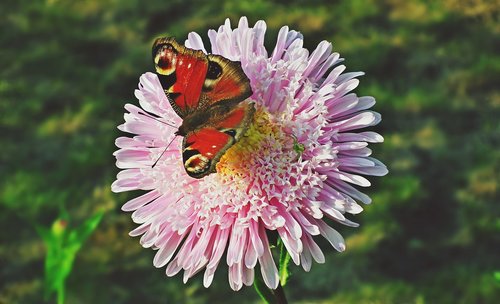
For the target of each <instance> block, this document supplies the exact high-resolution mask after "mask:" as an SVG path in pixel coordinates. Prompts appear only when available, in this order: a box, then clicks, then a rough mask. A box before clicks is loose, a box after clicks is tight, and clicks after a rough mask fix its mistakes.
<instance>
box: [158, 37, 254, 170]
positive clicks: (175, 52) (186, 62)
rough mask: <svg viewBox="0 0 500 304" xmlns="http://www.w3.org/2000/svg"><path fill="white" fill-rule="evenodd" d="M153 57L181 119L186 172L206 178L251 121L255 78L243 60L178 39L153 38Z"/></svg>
mask: <svg viewBox="0 0 500 304" xmlns="http://www.w3.org/2000/svg"><path fill="white" fill-rule="evenodd" d="M152 51H153V61H154V65H155V71H156V74H157V76H158V79H159V80H160V83H161V85H162V87H163V90H164V92H165V94H166V95H167V97H168V100H169V102H170V105H171V106H172V108H173V110H174V111H175V113H176V114H177V115H179V117H180V118H182V124H181V126H179V128H178V130H177V131H176V132H175V134H176V135H179V136H183V137H184V139H183V142H182V161H183V164H184V168H185V170H186V173H187V174H188V175H189V176H191V177H193V178H202V177H204V176H206V175H208V174H210V173H214V172H216V165H217V163H218V162H219V160H220V159H221V157H222V156H223V155H224V153H225V152H226V151H227V150H228V149H229V148H230V147H231V146H233V145H234V144H235V143H236V142H237V141H238V140H239V139H240V138H241V137H242V136H243V135H244V134H245V132H246V130H247V129H248V127H249V126H250V122H251V121H252V119H253V115H254V113H255V108H254V103H253V102H250V101H246V99H247V98H248V97H250V96H251V95H252V89H251V87H250V80H249V79H248V77H247V76H246V75H245V73H244V72H243V69H242V68H241V63H240V62H236V61H231V60H229V59H227V58H224V57H222V56H220V55H212V54H208V55H207V54H205V53H203V52H202V51H199V50H193V49H189V48H187V47H185V46H183V45H180V44H179V43H177V42H176V41H175V39H174V38H169V37H165V38H158V39H156V40H155V42H154V43H153V48H152Z"/></svg>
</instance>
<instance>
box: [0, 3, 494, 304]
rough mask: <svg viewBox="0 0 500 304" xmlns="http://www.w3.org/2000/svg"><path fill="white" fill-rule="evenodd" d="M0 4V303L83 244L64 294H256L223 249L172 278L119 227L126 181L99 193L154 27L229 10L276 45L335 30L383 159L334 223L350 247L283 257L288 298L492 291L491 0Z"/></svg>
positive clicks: (486, 294) (180, 298)
mask: <svg viewBox="0 0 500 304" xmlns="http://www.w3.org/2000/svg"><path fill="white" fill-rule="evenodd" d="M0 11H1V12H2V14H1V16H2V18H0V28H1V29H2V32H1V34H0V43H1V45H0V75H1V79H0V123H1V124H0V132H1V137H0V147H1V153H0V303H44V300H43V295H44V290H45V289H47V288H50V287H47V286H49V285H50V284H52V283H54V282H56V281H57V280H58V279H57V278H54V277H52V278H47V279H44V267H47V266H44V263H45V262H44V260H45V256H46V254H47V252H50V253H49V255H50V256H52V258H54V257H55V261H56V264H55V266H54V267H55V269H59V270H60V269H63V268H61V267H63V266H61V265H58V264H57V257H58V256H64V255H65V254H68V256H67V257H68V258H69V259H71V258H72V257H74V253H76V252H78V250H80V251H79V252H78V253H77V255H76V258H75V261H74V265H73V269H72V271H71V274H70V275H69V277H68V279H67V285H66V302H67V303H208V302H212V303H232V302H236V301H238V303H257V302H259V299H258V297H257V294H256V293H255V292H254V290H253V289H252V288H244V289H243V290H242V291H240V292H237V293H236V292H233V291H231V289H230V288H229V285H228V283H227V271H226V269H225V268H226V267H223V266H222V265H221V266H220V267H219V270H218V272H217V274H216V278H215V281H214V283H213V284H212V286H211V287H210V288H209V289H205V288H204V287H203V286H202V280H201V278H200V277H199V276H198V277H195V278H194V279H193V280H191V281H190V282H189V283H188V284H186V285H184V284H183V283H182V278H181V277H180V276H176V277H174V278H167V277H166V276H165V275H164V269H156V268H154V267H153V266H152V258H153V255H154V252H153V251H152V250H149V249H148V250H146V249H142V247H141V246H140V245H139V243H138V239H132V238H130V237H129V236H128V235H127V233H128V231H129V230H131V229H133V227H134V225H133V224H132V221H131V219H130V216H129V214H125V213H123V212H121V211H120V206H121V205H122V204H123V203H124V202H125V201H126V200H127V199H129V198H131V197H134V196H136V195H137V194H138V193H125V194H120V195H116V194H113V193H111V192H110V184H111V182H112V181H113V180H114V177H115V175H116V173H117V172H118V170H117V169H116V168H115V165H114V162H115V160H114V157H113V156H112V153H113V151H114V150H115V149H116V148H115V146H114V139H115V138H116V137H118V136H120V135H121V134H120V132H119V131H118V130H117V129H116V126H117V125H118V124H121V123H122V121H123V113H124V109H123V105H124V104H125V103H126V102H131V103H137V101H136V100H135V98H134V95H133V91H134V89H135V88H136V86H137V83H138V79H139V76H140V75H141V74H142V73H143V72H146V71H152V63H151V58H150V56H151V55H150V54H151V52H150V46H151V43H152V41H153V40H154V38H155V37H158V36H162V35H169V36H170V35H172V36H175V37H177V38H178V40H179V41H183V40H184V39H185V38H186V36H187V33H188V32H190V31H196V32H198V33H200V34H201V35H202V37H203V38H204V39H205V40H206V38H207V36H206V32H207V30H208V29H209V28H217V27H218V26H219V25H220V24H222V23H223V22H224V19H225V18H226V17H228V18H230V19H231V20H232V23H233V25H236V24H237V20H238V19H239V17H240V16H242V15H246V16H248V18H249V21H250V23H251V24H253V23H255V22H256V21H257V20H259V19H263V20H265V21H266V22H267V25H268V32H267V36H266V45H267V46H268V49H271V50H272V47H273V43H274V42H275V39H276V34H277V31H278V30H279V28H280V27H281V26H283V25H289V26H290V27H291V28H293V29H296V30H298V31H300V32H302V33H303V34H304V37H305V46H306V47H307V48H309V49H310V50H312V49H313V48H314V47H315V46H316V45H317V44H318V43H319V42H320V41H321V40H328V41H331V42H333V45H334V49H335V50H336V51H338V52H340V53H341V56H342V57H344V58H346V62H345V63H346V65H347V67H348V71H359V70H362V71H365V72H366V76H363V77H362V78H361V85H360V87H359V88H358V89H357V91H356V92H357V93H358V94H359V95H372V96H375V97H376V98H377V101H378V103H377V105H376V106H375V110H376V111H378V112H380V113H381V114H382V115H383V121H382V123H381V124H380V125H379V126H377V127H376V128H375V130H377V131H379V132H381V133H382V134H383V135H384V136H385V139H386V140H385V143H383V144H381V145H375V146H372V148H373V149H374V152H375V156H376V157H377V158H379V159H380V160H382V161H383V162H384V163H385V164H387V166H388V167H389V169H390V173H389V175H388V176H386V177H383V178H373V179H371V180H372V181H373V187H371V188H370V189H368V193H369V194H370V195H371V196H372V198H373V201H374V203H373V204H372V205H370V206H366V208H365V212H363V213H362V214H360V215H357V216H355V217H351V219H353V220H355V221H359V222H360V223H361V227H360V228H358V229H354V228H349V227H342V226H340V225H336V226H334V227H335V228H336V229H338V230H339V231H340V232H341V233H342V234H343V235H344V236H345V237H346V239H347V251H346V252H344V253H341V254H339V253H336V252H334V250H333V249H331V248H329V246H328V245H327V244H326V242H324V243H322V246H323V248H325V253H327V262H326V264H324V265H318V264H315V265H313V268H312V270H311V272H309V273H305V272H304V271H303V270H302V269H301V268H298V267H296V266H292V268H291V272H292V276H291V278H290V281H289V284H288V285H287V287H286V292H287V295H288V298H289V300H290V302H292V303H418V304H420V303H499V301H500V259H499V257H500V234H499V232H500V212H499V211H500V207H499V203H500V201H499V197H498V185H499V172H500V171H499V170H500V161H499V160H500V149H499V147H500V123H499V121H500V91H499V90H498V88H499V85H500V55H499V54H500V35H499V34H500V19H499V16H500V4H499V3H498V1H495V0H491V1H489V0H468V1H460V0H444V1H423V0H411V1H406V0H382V1H374V0H372V1H360V0H352V1H348V0H346V1H340V0H337V1H305V0H296V1H268V0H241V1H234V2H233V1H220V2H217V4H216V2H209V1H188V2H186V1H147V2H146V1H139V0H126V1H117V0H87V1H63V0H60V1H57V0H52V1H32V0H30V1H27V0H24V1H22V0H20V1H13V0H6V1H2V2H1V4H0ZM100 212H104V217H103V218H102V221H101V222H100V224H99V226H97V228H96V229H95V230H93V226H92V225H94V224H95V223H97V222H98V220H99V219H98V218H99V216H100ZM96 218H97V219H96ZM89 219H90V220H89ZM56 220H57V221H56ZM94 220H95V221H94ZM54 221H56V222H55V224H54V225H53V223H54ZM92 221H93V222H92ZM94 226H95V225H94ZM89 227H91V228H89ZM88 235H90V236H89V237H88V239H87V241H86V242H84V240H85V238H86V237H87V236H88ZM61 236H62V237H61ZM65 238H66V239H65ZM50 240H52V241H50ZM51 242H52V243H51ZM64 242H66V243H64ZM45 244H49V247H46V246H45ZM51 244H52V245H51ZM58 244H59V245H61V244H62V245H61V246H63V247H64V246H66V245H67V246H66V247H65V248H70V250H69V251H64V252H63V251H61V250H58V248H59V247H58V246H59V245H58ZM64 244H66V245H64ZM82 244H83V246H81V245H82ZM50 246H52V247H50ZM79 246H81V248H80V247H79ZM50 248H52V249H50ZM61 248H62V247H61ZM51 250H52V251H51ZM49 264H50V263H49ZM66 266H67V265H66ZM64 267H65V266H64ZM64 269H66V270H67V271H68V273H69V271H70V270H71V267H70V268H69V269H67V267H66V268H64ZM59 279H60V278H59ZM51 282H52V283H51ZM54 284H55V283H54ZM54 301H55V295H54V294H53V295H52V296H51V298H50V299H49V300H46V301H45V302H48V303H53V302H54Z"/></svg>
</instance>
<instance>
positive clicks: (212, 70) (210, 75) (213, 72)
mask: <svg viewBox="0 0 500 304" xmlns="http://www.w3.org/2000/svg"><path fill="white" fill-rule="evenodd" d="M221 75H222V67H221V65H220V64H218V63H217V62H215V61H209V62H208V69H207V76H206V78H207V79H212V80H215V79H217V78H219V77H220V76H221Z"/></svg>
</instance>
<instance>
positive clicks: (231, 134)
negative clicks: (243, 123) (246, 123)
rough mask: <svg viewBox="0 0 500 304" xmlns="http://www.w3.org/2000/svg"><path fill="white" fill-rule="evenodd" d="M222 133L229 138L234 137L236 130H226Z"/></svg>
mask: <svg viewBox="0 0 500 304" xmlns="http://www.w3.org/2000/svg"><path fill="white" fill-rule="evenodd" d="M224 133H226V134H227V135H229V136H231V137H235V136H236V130H234V129H229V130H226V131H224Z"/></svg>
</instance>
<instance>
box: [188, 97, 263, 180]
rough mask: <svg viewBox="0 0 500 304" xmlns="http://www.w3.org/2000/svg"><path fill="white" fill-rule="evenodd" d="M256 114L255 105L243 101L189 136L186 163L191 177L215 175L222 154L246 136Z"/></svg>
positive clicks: (212, 118)
mask: <svg viewBox="0 0 500 304" xmlns="http://www.w3.org/2000/svg"><path fill="white" fill-rule="evenodd" d="M254 112H255V108H254V105H253V103H252V102H242V103H239V104H238V105H237V106H235V107H234V108H232V109H231V110H230V111H229V112H227V113H225V114H224V115H222V117H211V119H209V120H208V122H207V124H206V125H203V126H201V127H200V128H198V129H196V130H194V131H192V132H189V133H188V134H186V136H185V137H184V141H183V144H182V160H183V162H184V168H185V169H186V172H187V174H188V175H189V176H191V177H194V178H202V177H204V176H205V175H208V174H210V173H213V172H215V171H216V165H217V163H218V162H219V160H220V158H221V157H222V155H224V153H225V152H226V151H227V149H229V148H230V147H231V146H233V145H234V144H235V143H236V142H237V141H238V140H239V139H240V138H241V137H242V136H243V135H244V134H245V132H246V130H247V129H248V127H249V125H250V122H251V120H252V118H253V114H254Z"/></svg>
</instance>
